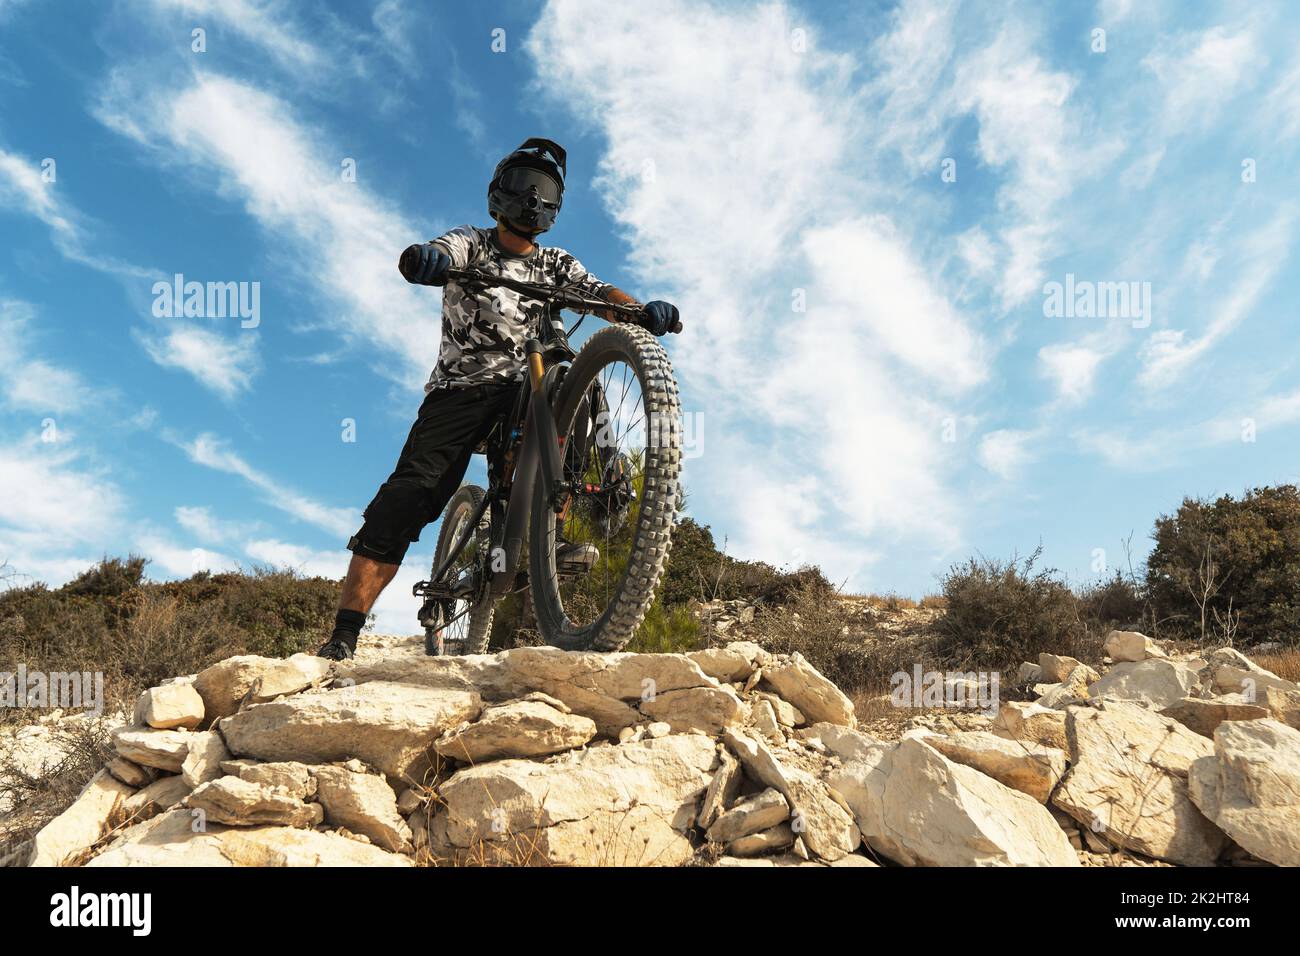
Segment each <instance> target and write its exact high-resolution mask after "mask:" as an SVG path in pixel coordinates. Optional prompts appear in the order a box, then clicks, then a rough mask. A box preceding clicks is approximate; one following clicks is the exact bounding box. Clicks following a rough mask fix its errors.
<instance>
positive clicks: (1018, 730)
mask: <svg viewBox="0 0 1300 956" xmlns="http://www.w3.org/2000/svg"><path fill="white" fill-rule="evenodd" d="M993 733H994V734H996V735H997V736H999V737H1006V738H1007V739H1009V740H1023V741H1027V742H1029V743H1035V744H1042V745H1043V746H1045V747H1054V748H1056V749H1057V750H1065V749H1066V748H1067V747H1068V746H1069V744H1068V743H1066V739H1065V712H1064V711H1061V710H1053V709H1051V708H1050V707H1044V706H1043V705H1042V704H1038V703H1029V702H1025V701H1008V702H1007V703H1005V704H1003V705H1002V706H1001V707H1000V708H999V709H998V716H997V718H996V719H995V720H994V721H993Z"/></svg>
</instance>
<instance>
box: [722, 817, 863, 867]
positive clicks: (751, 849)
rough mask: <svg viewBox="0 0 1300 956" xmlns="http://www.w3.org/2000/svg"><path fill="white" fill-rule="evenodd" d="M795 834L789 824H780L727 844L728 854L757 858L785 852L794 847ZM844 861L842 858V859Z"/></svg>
mask: <svg viewBox="0 0 1300 956" xmlns="http://www.w3.org/2000/svg"><path fill="white" fill-rule="evenodd" d="M794 841H795V834H794V830H792V829H791V828H790V824H788V823H779V824H777V825H776V826H774V827H772V828H771V829H770V830H763V831H762V832H760V833H751V834H749V835H747V836H742V837H739V838H737V839H735V840H733V841H732V842H731V843H728V844H727V852H728V853H730V854H731V855H732V856H739V857H746V856H757V855H758V854H760V853H769V852H771V851H772V850H784V849H785V848H786V847H790V846H794ZM841 859H842V858H841Z"/></svg>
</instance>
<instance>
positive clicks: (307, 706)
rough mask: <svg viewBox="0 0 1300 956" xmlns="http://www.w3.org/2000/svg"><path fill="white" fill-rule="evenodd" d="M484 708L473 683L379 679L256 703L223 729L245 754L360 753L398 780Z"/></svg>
mask: <svg viewBox="0 0 1300 956" xmlns="http://www.w3.org/2000/svg"><path fill="white" fill-rule="evenodd" d="M200 676H202V675H200ZM480 710H481V703H480V701H479V696H478V694H476V693H474V692H472V691H460V690H437V689H434V688H428V687H414V686H409V685H405V684H390V683H387V682H384V681H374V682H371V683H367V684H361V685H356V686H350V687H341V688H336V689H333V690H329V691H315V692H312V693H307V694H298V695H296V696H294V697H285V698H281V699H280V700H276V701H272V702H271V703H267V704H254V705H253V706H251V707H249V708H247V709H246V710H243V711H241V712H240V713H237V714H234V715H233V716H230V717H227V718H225V719H224V720H222V721H221V733H222V736H224V737H225V739H226V746H227V747H229V748H230V750H231V752H232V753H234V754H237V755H239V756H241V757H256V758H258V759H261V760H294V761H300V762H302V763H331V762H333V761H338V760H347V759H349V758H351V757H358V758H360V759H361V760H364V761H365V762H366V763H368V764H370V765H371V766H373V767H376V768H377V769H379V770H381V771H383V772H384V773H385V774H386V775H387V776H388V777H389V778H390V779H392V780H407V782H418V778H419V777H420V776H421V775H422V773H423V769H424V767H425V765H426V764H427V761H428V751H429V749H430V748H431V747H432V745H433V743H434V741H436V740H437V739H438V738H439V737H440V736H441V735H442V734H443V732H444V731H446V730H448V729H450V728H451V727H455V726H457V725H459V724H460V723H461V722H463V721H466V720H472V719H474V718H476V717H477V716H478V715H479V712H480ZM408 775H409V780H408V779H407V778H408Z"/></svg>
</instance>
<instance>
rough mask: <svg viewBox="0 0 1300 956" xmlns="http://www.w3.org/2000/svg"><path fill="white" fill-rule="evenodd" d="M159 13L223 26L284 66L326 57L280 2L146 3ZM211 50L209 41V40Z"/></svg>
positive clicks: (204, 0)
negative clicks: (172, 14) (173, 14)
mask: <svg viewBox="0 0 1300 956" xmlns="http://www.w3.org/2000/svg"><path fill="white" fill-rule="evenodd" d="M145 2H146V3H147V4H148V5H150V6H152V7H153V8H154V9H155V10H157V11H158V12H159V13H176V14H180V15H181V16H183V17H185V18H186V19H187V20H188V21H191V22H192V23H191V25H192V26H195V27H200V26H201V27H205V28H208V29H209V30H210V29H211V26H212V25H214V24H215V25H217V26H218V27H224V28H227V29H229V30H231V31H232V32H233V33H235V34H237V35H238V36H239V37H241V38H242V39H243V40H245V41H247V42H249V43H252V44H254V45H256V46H258V47H260V48H261V49H263V50H265V51H266V52H267V53H269V54H271V56H273V57H275V58H276V59H277V60H279V61H280V62H281V63H282V64H283V65H285V66H292V67H296V68H312V67H319V66H321V65H322V64H323V63H324V62H325V59H326V57H325V54H324V53H323V52H322V51H321V50H320V49H319V48H318V47H317V46H316V45H315V44H313V43H312V42H311V40H309V39H308V38H307V35H308V33H309V28H308V27H306V26H303V27H298V26H297V25H296V24H295V23H294V22H293V8H292V7H291V6H290V5H289V4H288V3H285V2H282V0H145ZM208 43H209V49H211V44H212V40H211V39H209V40H208Z"/></svg>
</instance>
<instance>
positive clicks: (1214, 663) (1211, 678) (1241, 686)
mask: <svg viewBox="0 0 1300 956" xmlns="http://www.w3.org/2000/svg"><path fill="white" fill-rule="evenodd" d="M1202 680H1203V683H1204V684H1205V686H1207V687H1208V688H1209V689H1210V690H1211V691H1213V692H1214V693H1215V694H1241V695H1242V696H1244V697H1245V698H1246V700H1247V701H1248V702H1250V703H1252V704H1253V703H1259V702H1261V701H1263V699H1264V695H1265V692H1266V691H1267V689H1268V688H1270V687H1271V688H1274V689H1275V690H1279V691H1282V692H1288V691H1291V692H1300V685H1296V684H1294V683H1292V682H1291V681H1289V680H1283V679H1282V678H1281V677H1278V676H1277V675H1276V674H1274V673H1273V672H1272V671H1270V670H1267V669H1265V668H1263V667H1260V666H1259V665H1258V664H1256V663H1255V662H1254V661H1252V660H1251V659H1250V658H1248V657H1246V655H1244V654H1242V653H1240V652H1239V651H1235V650H1233V649H1232V648H1230V647H1220V648H1219V649H1218V650H1216V651H1213V652H1212V653H1211V654H1210V656H1209V659H1208V661H1207V662H1206V666H1205V670H1204V672H1203V675H1202Z"/></svg>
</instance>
